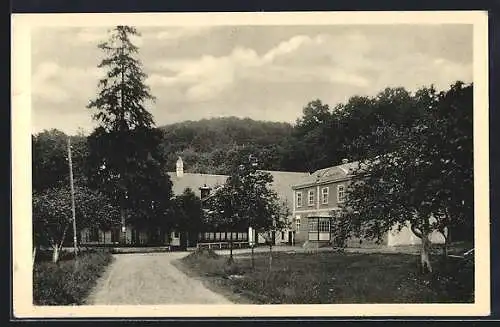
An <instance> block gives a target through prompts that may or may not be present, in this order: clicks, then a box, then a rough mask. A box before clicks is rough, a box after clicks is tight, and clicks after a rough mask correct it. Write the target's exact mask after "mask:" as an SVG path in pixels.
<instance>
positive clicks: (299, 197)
mask: <svg viewBox="0 0 500 327" xmlns="http://www.w3.org/2000/svg"><path fill="white" fill-rule="evenodd" d="M297 207H302V192H297Z"/></svg>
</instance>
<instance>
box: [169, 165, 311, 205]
mask: <svg viewBox="0 0 500 327" xmlns="http://www.w3.org/2000/svg"><path fill="white" fill-rule="evenodd" d="M265 172H268V173H270V174H271V175H272V176H273V182H272V184H271V187H272V189H273V190H274V191H275V192H276V193H277V194H278V196H279V198H280V200H281V201H284V202H287V203H288V205H289V206H290V207H291V206H292V203H293V191H292V186H293V185H294V184H296V183H297V182H298V181H300V180H301V179H302V178H304V177H305V176H309V173H298V172H287V171H270V170H265ZM168 175H169V176H170V180H171V181H172V191H173V193H174V195H180V194H182V193H183V192H184V190H185V189H186V188H188V187H189V188H190V189H191V190H193V192H194V193H195V194H196V195H198V196H200V190H199V188H200V187H203V186H205V185H206V186H208V187H210V188H212V190H213V189H214V187H216V186H220V185H222V184H224V183H225V182H226V179H227V178H228V177H229V176H228V175H210V174H193V173H184V174H183V176H182V177H177V173H175V172H168Z"/></svg>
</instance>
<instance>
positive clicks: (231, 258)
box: [228, 232, 234, 264]
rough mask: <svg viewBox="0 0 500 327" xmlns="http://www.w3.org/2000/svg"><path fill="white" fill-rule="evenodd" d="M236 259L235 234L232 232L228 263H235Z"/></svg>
mask: <svg viewBox="0 0 500 327" xmlns="http://www.w3.org/2000/svg"><path fill="white" fill-rule="evenodd" d="M233 262H234V258H233V232H231V236H230V237H229V259H228V263H230V264H231V263H233Z"/></svg>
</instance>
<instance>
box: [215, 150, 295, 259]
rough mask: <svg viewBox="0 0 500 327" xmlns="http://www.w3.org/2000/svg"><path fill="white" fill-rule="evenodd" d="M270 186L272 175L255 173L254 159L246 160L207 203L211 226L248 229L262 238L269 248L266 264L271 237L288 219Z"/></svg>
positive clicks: (285, 211) (256, 171) (255, 164)
mask: <svg viewBox="0 0 500 327" xmlns="http://www.w3.org/2000/svg"><path fill="white" fill-rule="evenodd" d="M272 182H273V177H272V175H271V174H270V173H268V172H265V171H261V170H258V169H257V162H256V160H255V157H252V156H249V159H248V160H245V161H243V162H242V163H241V165H240V166H239V167H238V168H236V169H234V171H233V173H232V174H231V176H230V177H229V178H228V179H227V180H226V183H225V184H224V185H223V187H221V188H219V189H218V190H216V192H215V194H214V195H213V196H212V197H211V198H209V200H208V203H207V207H208V208H209V210H210V211H211V212H212V216H211V223H212V224H214V225H215V226H217V227H223V228H228V229H238V228H248V227H252V228H253V229H254V230H255V231H256V232H257V234H260V235H261V236H263V237H264V238H265V239H266V243H267V244H268V246H269V258H270V262H271V260H272V246H273V244H274V237H273V236H274V233H275V232H276V231H279V230H282V229H283V228H284V227H286V218H287V216H288V212H287V210H286V206H284V205H283V204H281V203H280V202H279V198H278V195H277V194H276V192H274V191H273V190H272V189H271V183H272ZM231 249H232V247H231ZM230 261H232V251H230ZM252 262H253V247H252Z"/></svg>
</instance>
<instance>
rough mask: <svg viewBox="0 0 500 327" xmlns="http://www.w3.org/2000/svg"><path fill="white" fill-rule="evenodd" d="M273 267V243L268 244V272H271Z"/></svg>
mask: <svg viewBox="0 0 500 327" xmlns="http://www.w3.org/2000/svg"><path fill="white" fill-rule="evenodd" d="M272 266H273V243H272V242H269V271H271V270H272Z"/></svg>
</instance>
